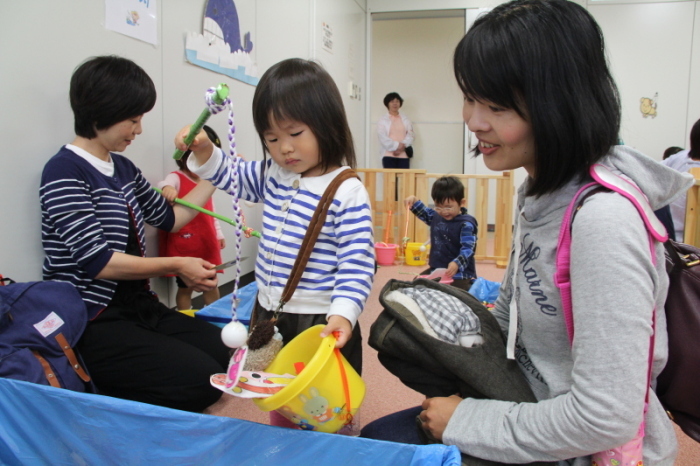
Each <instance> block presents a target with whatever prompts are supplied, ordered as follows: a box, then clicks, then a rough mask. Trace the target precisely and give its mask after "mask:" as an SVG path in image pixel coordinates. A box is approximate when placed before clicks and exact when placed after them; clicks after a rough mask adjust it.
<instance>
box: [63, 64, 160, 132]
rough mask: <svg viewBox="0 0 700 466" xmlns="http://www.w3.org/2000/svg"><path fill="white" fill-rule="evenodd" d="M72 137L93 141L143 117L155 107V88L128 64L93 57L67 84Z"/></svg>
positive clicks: (142, 74)
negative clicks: (105, 131) (108, 130)
mask: <svg viewBox="0 0 700 466" xmlns="http://www.w3.org/2000/svg"><path fill="white" fill-rule="evenodd" d="M69 95H70V105H71V108H72V109H73V115H74V117H75V134H77V135H78V136H81V137H84V138H87V139H93V138H95V137H96V136H97V133H96V130H102V129H106V128H109V127H110V126H112V125H114V124H116V123H119V122H121V121H124V120H126V119H129V118H133V117H137V116H139V115H143V114H144V113H146V112H148V111H150V110H151V109H152V108H153V106H154V105H155V103H156V88H155V85H154V84H153V80H151V78H150V77H149V76H148V74H146V72H145V71H144V70H143V69H142V68H141V67H140V66H138V65H137V64H136V63H134V62H133V61H131V60H128V59H126V58H122V57H117V56H114V55H109V56H100V57H93V58H90V59H89V60H87V61H86V62H84V63H83V64H82V65H80V66H78V68H76V69H75V71H74V72H73V76H72V77H71V80H70V93H69Z"/></svg>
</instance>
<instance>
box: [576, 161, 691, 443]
mask: <svg viewBox="0 0 700 466" xmlns="http://www.w3.org/2000/svg"><path fill="white" fill-rule="evenodd" d="M591 176H592V177H593V179H595V180H596V182H597V183H599V184H600V185H602V186H604V189H607V190H610V191H615V192H617V193H619V194H621V195H623V196H625V197H626V198H628V199H629V200H630V201H631V202H632V203H633V204H634V205H635V207H637V210H638V211H639V213H640V216H641V217H642V219H643V220H644V223H645V225H646V226H647V229H648V230H649V232H650V234H651V235H652V236H654V237H655V238H656V239H657V240H661V239H662V238H661V239H660V238H659V237H658V235H657V234H656V233H655V232H658V231H659V226H658V225H656V226H654V225H655V221H658V219H657V218H656V216H655V214H654V213H653V212H652V210H651V207H650V206H649V204H648V203H647V202H646V199H644V198H643V197H641V196H640V195H639V191H638V190H636V191H635V189H636V188H635V189H630V188H629V183H628V182H626V181H625V180H623V179H622V178H620V177H618V176H617V175H615V174H613V173H612V172H610V170H609V169H607V167H605V166H603V165H600V164H596V165H594V166H593V167H592V168H591ZM592 184H594V183H592ZM600 189H602V188H593V190H592V191H589V192H586V193H583V192H580V193H579V194H581V195H580V197H578V198H576V197H575V198H574V199H573V200H572V201H571V204H573V205H577V206H578V207H579V208H580V206H581V205H582V204H583V200H584V199H585V198H586V197H588V196H590V195H592V194H594V193H595V192H597V191H598V190H600ZM577 210H578V209H573V215H572V217H571V222H573V218H574V216H575V214H576V211H577ZM664 246H665V248H666V271H667V272H668V277H669V285H668V295H667V296H666V303H665V304H664V310H665V314H666V329H667V333H668V361H667V363H666V367H665V368H664V370H663V371H662V372H661V374H659V376H658V377H657V383H656V389H655V392H656V395H657V396H658V398H659V400H660V401H661V404H662V405H663V406H664V408H665V409H666V412H667V413H668V416H669V417H670V418H671V419H672V420H673V421H674V422H675V423H676V424H678V426H679V427H680V428H681V429H682V430H683V432H685V434H686V435H687V436H688V437H690V438H692V439H693V440H695V441H696V442H700V397H699V396H698V392H697V389H698V388H697V387H698V386H699V384H700V344H698V337H699V336H700V249H699V248H697V247H695V246H691V245H688V244H683V243H678V242H676V241H673V240H670V239H669V240H666V241H665V242H664ZM657 311H658V310H657Z"/></svg>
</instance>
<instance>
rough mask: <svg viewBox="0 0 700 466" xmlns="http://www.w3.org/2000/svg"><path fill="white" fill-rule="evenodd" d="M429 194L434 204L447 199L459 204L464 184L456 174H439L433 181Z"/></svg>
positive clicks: (462, 195)
mask: <svg viewBox="0 0 700 466" xmlns="http://www.w3.org/2000/svg"><path fill="white" fill-rule="evenodd" d="M430 196H431V197H432V198H433V202H434V203H435V204H442V203H443V202H445V201H449V200H453V201H456V202H457V203H458V204H459V203H460V202H462V199H464V184H462V182H461V181H460V180H459V178H457V177H456V176H441V177H440V178H438V179H437V180H435V183H433V188H432V189H431V190H430Z"/></svg>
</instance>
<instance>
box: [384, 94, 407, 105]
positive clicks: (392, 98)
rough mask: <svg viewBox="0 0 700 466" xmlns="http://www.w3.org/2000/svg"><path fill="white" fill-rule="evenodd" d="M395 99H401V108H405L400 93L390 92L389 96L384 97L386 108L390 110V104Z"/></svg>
mask: <svg viewBox="0 0 700 466" xmlns="http://www.w3.org/2000/svg"><path fill="white" fill-rule="evenodd" d="M394 99H399V102H400V103H401V105H399V107H402V106H403V99H402V98H401V96H400V95H399V93H398V92H389V93H388V94H387V95H385V96H384V106H385V107H386V108H389V102H391V101H392V100H394Z"/></svg>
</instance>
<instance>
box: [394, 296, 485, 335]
mask: <svg viewBox="0 0 700 466" xmlns="http://www.w3.org/2000/svg"><path fill="white" fill-rule="evenodd" d="M399 291H400V292H401V293H403V294H405V295H406V296H408V297H410V298H411V299H413V300H414V301H415V302H416V303H417V304H418V306H419V307H420V308H421V310H422V311H423V313H424V314H425V318H426V319H427V320H428V323H429V324H430V326H431V327H432V328H433V330H435V333H436V334H437V335H438V337H439V338H440V339H441V340H443V341H447V342H449V343H454V344H457V343H458V339H459V337H461V336H464V335H474V334H480V333H481V323H480V322H479V318H478V317H477V316H476V314H475V313H474V311H472V310H471V308H470V307H469V306H467V304H466V303H464V302H463V301H461V300H459V299H458V298H456V297H454V296H452V295H449V294H447V293H443V292H442V291H439V290H434V289H432V288H428V287H426V286H423V285H416V286H415V287H408V288H402V289H400V290H399Z"/></svg>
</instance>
